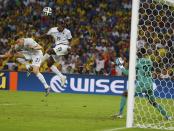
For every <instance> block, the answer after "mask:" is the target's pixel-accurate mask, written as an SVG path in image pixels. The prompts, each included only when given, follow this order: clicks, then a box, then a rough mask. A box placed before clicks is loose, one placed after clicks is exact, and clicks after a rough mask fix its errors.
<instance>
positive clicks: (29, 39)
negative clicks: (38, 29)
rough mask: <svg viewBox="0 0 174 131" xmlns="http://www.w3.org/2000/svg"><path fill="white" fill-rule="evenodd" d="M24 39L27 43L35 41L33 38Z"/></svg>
mask: <svg viewBox="0 0 174 131" xmlns="http://www.w3.org/2000/svg"><path fill="white" fill-rule="evenodd" d="M23 39H24V41H26V42H29V41H34V39H33V38H29V37H28V38H23Z"/></svg>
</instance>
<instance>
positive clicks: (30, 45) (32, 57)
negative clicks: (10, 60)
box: [2, 38, 50, 96]
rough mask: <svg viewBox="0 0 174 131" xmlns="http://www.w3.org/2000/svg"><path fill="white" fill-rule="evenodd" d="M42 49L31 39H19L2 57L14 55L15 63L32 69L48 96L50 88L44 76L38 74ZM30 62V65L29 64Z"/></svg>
mask: <svg viewBox="0 0 174 131" xmlns="http://www.w3.org/2000/svg"><path fill="white" fill-rule="evenodd" d="M41 49H42V47H41V46H40V45H39V44H38V43H37V42H36V41H34V40H33V39H32V38H20V39H17V40H16V44H15V45H14V46H13V47H12V48H11V49H10V50H9V51H8V52H7V53H6V54H5V55H3V56H2V57H3V58H5V57H9V56H11V55H14V56H16V57H18V58H17V61H18V62H20V63H22V64H25V65H26V68H27V69H29V68H32V69H33V73H34V74H35V75H36V76H37V78H38V79H39V80H40V81H41V83H42V84H43V85H44V87H45V91H46V96H47V95H48V94H49V91H50V86H49V85H48V84H47V82H46V80H45V78H44V76H43V75H42V74H41V73H40V72H39V68H40V65H41V58H42V57H43V53H42V50H41ZM29 61H31V64H30V63H29Z"/></svg>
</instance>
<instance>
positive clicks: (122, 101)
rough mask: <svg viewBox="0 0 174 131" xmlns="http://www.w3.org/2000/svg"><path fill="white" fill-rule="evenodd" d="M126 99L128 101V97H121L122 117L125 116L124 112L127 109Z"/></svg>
mask: <svg viewBox="0 0 174 131" xmlns="http://www.w3.org/2000/svg"><path fill="white" fill-rule="evenodd" d="M126 99H127V97H126V96H122V97H121V102H120V112H119V114H120V115H121V114H123V110H124V107H125V105H126Z"/></svg>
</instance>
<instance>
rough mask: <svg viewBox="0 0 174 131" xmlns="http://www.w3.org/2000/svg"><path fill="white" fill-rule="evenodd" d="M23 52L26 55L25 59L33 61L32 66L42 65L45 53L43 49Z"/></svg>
mask: <svg viewBox="0 0 174 131" xmlns="http://www.w3.org/2000/svg"><path fill="white" fill-rule="evenodd" d="M22 54H23V55H24V57H25V59H27V60H31V61H32V66H37V67H40V65H41V59H42V57H43V53H42V51H41V50H38V51H37V52H35V53H31V52H22Z"/></svg>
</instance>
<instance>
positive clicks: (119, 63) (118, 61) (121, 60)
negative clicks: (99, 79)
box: [115, 57, 124, 65]
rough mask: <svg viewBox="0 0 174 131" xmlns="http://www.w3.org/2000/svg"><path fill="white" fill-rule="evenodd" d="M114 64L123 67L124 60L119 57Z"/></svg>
mask: <svg viewBox="0 0 174 131" xmlns="http://www.w3.org/2000/svg"><path fill="white" fill-rule="evenodd" d="M115 63H116V65H123V63H124V60H123V59H122V58H121V57H119V58H117V59H116V61H115Z"/></svg>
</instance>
